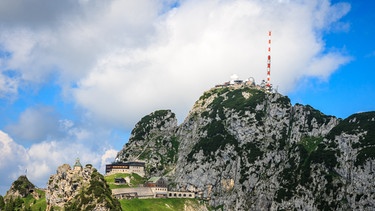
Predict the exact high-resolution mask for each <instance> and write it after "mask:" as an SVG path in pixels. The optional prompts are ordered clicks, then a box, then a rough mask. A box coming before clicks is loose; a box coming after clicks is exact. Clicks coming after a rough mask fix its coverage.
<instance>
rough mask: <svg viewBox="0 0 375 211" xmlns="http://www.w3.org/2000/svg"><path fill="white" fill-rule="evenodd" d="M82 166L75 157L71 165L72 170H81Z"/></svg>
mask: <svg viewBox="0 0 375 211" xmlns="http://www.w3.org/2000/svg"><path fill="white" fill-rule="evenodd" d="M82 169H83V167H82V165H81V162H79V158H77V159H76V162H75V164H74V166H73V170H74V171H82Z"/></svg>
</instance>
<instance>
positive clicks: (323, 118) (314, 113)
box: [305, 105, 333, 129]
mask: <svg viewBox="0 0 375 211" xmlns="http://www.w3.org/2000/svg"><path fill="white" fill-rule="evenodd" d="M305 108H306V109H307V110H308V111H309V112H310V114H309V115H308V116H307V124H308V125H309V127H310V129H312V124H311V121H312V120H313V119H315V120H316V121H317V123H318V124H319V125H322V124H326V123H328V121H329V119H330V118H331V117H333V116H327V115H325V114H323V113H322V112H320V111H319V110H316V109H314V108H313V107H311V106H310V105H306V106H305Z"/></svg>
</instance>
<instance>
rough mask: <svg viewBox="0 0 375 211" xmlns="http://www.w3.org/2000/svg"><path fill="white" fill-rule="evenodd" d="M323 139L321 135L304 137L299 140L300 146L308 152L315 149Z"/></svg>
mask: <svg viewBox="0 0 375 211" xmlns="http://www.w3.org/2000/svg"><path fill="white" fill-rule="evenodd" d="M322 141H323V137H304V138H302V140H301V142H300V143H301V144H302V146H303V147H304V148H305V149H306V150H307V152H308V153H309V154H310V153H311V152H313V151H315V150H316V149H317V147H318V145H319V144H320V143H321V142H322Z"/></svg>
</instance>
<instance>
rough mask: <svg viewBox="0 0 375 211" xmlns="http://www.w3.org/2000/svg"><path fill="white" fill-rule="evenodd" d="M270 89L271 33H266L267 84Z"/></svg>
mask: <svg viewBox="0 0 375 211" xmlns="http://www.w3.org/2000/svg"><path fill="white" fill-rule="evenodd" d="M266 86H267V87H268V88H270V87H271V31H268V56H267V84H266Z"/></svg>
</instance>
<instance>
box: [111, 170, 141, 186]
mask: <svg viewBox="0 0 375 211" xmlns="http://www.w3.org/2000/svg"><path fill="white" fill-rule="evenodd" d="M125 177H130V178H131V179H130V184H121V185H117V184H115V178H125ZM104 179H105V181H106V182H107V184H108V185H109V188H111V189H116V188H129V187H138V186H139V185H141V184H144V183H145V182H146V179H145V178H143V177H141V176H139V175H138V174H135V173H132V174H125V173H117V174H111V175H106V176H105V177H104Z"/></svg>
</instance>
